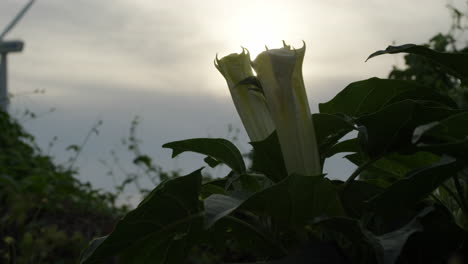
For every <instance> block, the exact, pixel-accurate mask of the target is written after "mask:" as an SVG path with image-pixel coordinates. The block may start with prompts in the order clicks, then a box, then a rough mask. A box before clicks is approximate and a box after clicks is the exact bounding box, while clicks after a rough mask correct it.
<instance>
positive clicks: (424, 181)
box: [369, 157, 460, 215]
mask: <svg viewBox="0 0 468 264" xmlns="http://www.w3.org/2000/svg"><path fill="white" fill-rule="evenodd" d="M459 170H460V163H459V162H457V160H456V159H454V158H450V157H444V158H443V159H442V160H441V161H439V162H437V163H435V164H433V165H430V166H427V167H424V168H421V169H417V170H414V171H413V172H411V173H409V174H408V175H407V176H406V177H405V178H403V179H401V180H399V181H397V182H395V183H394V184H392V185H390V186H389V187H388V188H386V189H385V191H384V192H382V193H381V194H379V195H377V196H375V197H374V198H372V199H370V200H369V206H370V207H369V208H370V209H372V210H373V211H375V212H377V213H378V214H381V215H392V214H395V213H398V212H400V211H403V210H405V209H408V208H411V207H412V206H414V205H416V204H417V203H418V202H420V201H421V200H422V199H424V198H426V197H427V196H428V195H429V194H431V193H432V192H433V191H434V190H435V189H436V188H437V187H439V185H440V184H442V183H443V182H444V181H445V180H447V179H448V178H450V177H452V176H453V175H455V174H456V173H457V172H458V171H459Z"/></svg>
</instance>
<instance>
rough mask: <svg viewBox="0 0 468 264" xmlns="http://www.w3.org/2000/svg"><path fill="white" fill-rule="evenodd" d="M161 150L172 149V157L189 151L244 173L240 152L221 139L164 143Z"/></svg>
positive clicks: (196, 139) (194, 139)
mask: <svg viewBox="0 0 468 264" xmlns="http://www.w3.org/2000/svg"><path fill="white" fill-rule="evenodd" d="M163 148H170V149H172V157H173V158H174V157H176V156H177V155H179V154H180V153H183V152H186V151H190V152H196V153H200V154H204V155H207V156H210V157H212V158H213V159H215V160H218V161H221V162H223V163H224V164H226V165H227V166H229V167H230V168H231V169H233V170H234V171H236V172H238V173H245V171H246V168H245V163H244V160H243V158H242V154H241V153H240V151H239V150H238V149H237V148H236V146H234V144H232V143H231V142H230V141H229V140H226V139H223V138H193V139H187V140H181V141H174V142H170V143H166V144H164V145H163ZM210 161H211V160H210Z"/></svg>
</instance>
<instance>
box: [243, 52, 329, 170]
mask: <svg viewBox="0 0 468 264" xmlns="http://www.w3.org/2000/svg"><path fill="white" fill-rule="evenodd" d="M304 54H305V44H304V46H303V47H302V48H300V49H291V47H290V46H287V45H286V44H285V45H284V47H283V48H281V49H269V50H266V51H264V52H262V53H260V54H259V55H258V56H257V58H256V59H255V61H253V62H252V67H253V68H254V70H255V71H256V73H257V78H258V80H259V81H260V83H261V85H262V87H263V92H264V95H265V99H266V102H267V105H268V109H269V110H270V113H271V117H272V119H273V122H274V124H275V127H276V131H277V134H278V138H279V141H280V145H281V150H282V152H283V157H284V161H285V164H286V169H287V171H288V173H289V174H293V173H298V174H302V175H308V176H312V175H319V174H321V173H322V172H321V166H320V156H319V152H318V147H317V142H316V137H315V130H314V125H313V122H312V116H311V113H310V108H309V103H308V100H307V94H306V91H305V86H304V80H303V76H302V63H303V60H304Z"/></svg>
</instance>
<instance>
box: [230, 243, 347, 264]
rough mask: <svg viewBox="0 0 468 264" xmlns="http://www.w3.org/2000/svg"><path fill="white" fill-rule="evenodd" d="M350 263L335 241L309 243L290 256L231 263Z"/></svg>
mask: <svg viewBox="0 0 468 264" xmlns="http://www.w3.org/2000/svg"><path fill="white" fill-rule="evenodd" d="M260 263H262V264H311V263H314V264H315V263H317V264H349V260H348V258H347V257H346V256H345V255H344V254H343V252H342V251H341V249H340V248H339V247H338V246H337V245H336V244H335V243H333V242H322V241H319V242H315V243H309V244H307V245H305V246H303V247H301V248H300V249H299V250H297V251H296V252H294V253H293V254H291V255H290V256H287V257H284V258H281V259H275V260H269V261H262V262H254V263H252V262H250V263H230V264H260Z"/></svg>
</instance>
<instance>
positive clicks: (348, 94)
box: [319, 78, 456, 117]
mask: <svg viewBox="0 0 468 264" xmlns="http://www.w3.org/2000/svg"><path fill="white" fill-rule="evenodd" d="M407 99H411V100H429V101H436V102H438V103H441V104H444V105H447V106H448V107H454V106H456V104H455V103H453V101H452V100H451V99H450V98H448V97H446V96H442V95H440V94H437V93H436V92H435V91H432V90H431V89H429V88H427V87H424V86H422V85H420V84H418V83H416V82H414V81H404V80H392V79H379V78H371V79H368V80H363V81H358V82H354V83H351V84H349V85H348V86H347V87H346V88H345V89H343V90H342V91H341V92H339V93H338V94H337V95H336V96H335V97H334V98H333V99H332V100H330V101H328V102H326V103H322V104H319V109H320V113H327V114H336V113H341V114H345V115H348V116H351V117H360V116H362V115H365V114H370V113H374V112H376V111H379V110H380V109H382V108H383V107H385V106H387V105H390V104H392V103H396V102H399V101H403V100H407Z"/></svg>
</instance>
